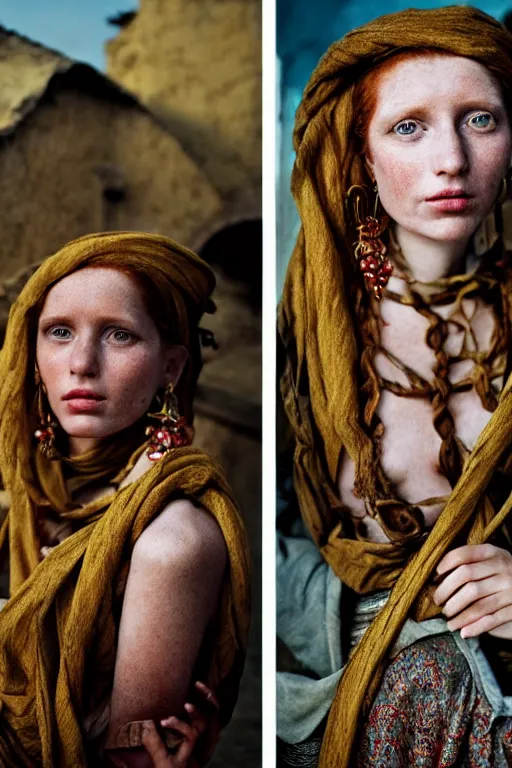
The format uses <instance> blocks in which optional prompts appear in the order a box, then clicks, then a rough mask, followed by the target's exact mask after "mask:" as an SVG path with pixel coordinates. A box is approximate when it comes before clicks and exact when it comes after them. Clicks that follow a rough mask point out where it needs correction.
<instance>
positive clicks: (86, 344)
mask: <svg viewBox="0 0 512 768" xmlns="http://www.w3.org/2000/svg"><path fill="white" fill-rule="evenodd" d="M69 365H70V372H71V373H72V374H74V375H75V376H86V377H87V378H92V377H94V376H97V375H98V365H99V362H98V349H97V345H96V343H95V341H94V339H93V338H92V337H90V338H80V337H78V338H76V339H75V340H74V342H73V347H72V349H71V355H70V360H69Z"/></svg>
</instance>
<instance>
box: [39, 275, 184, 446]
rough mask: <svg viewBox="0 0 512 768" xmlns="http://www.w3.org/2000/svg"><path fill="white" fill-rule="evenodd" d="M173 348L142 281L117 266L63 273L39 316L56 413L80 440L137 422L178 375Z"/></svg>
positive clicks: (42, 367)
mask: <svg viewBox="0 0 512 768" xmlns="http://www.w3.org/2000/svg"><path fill="white" fill-rule="evenodd" d="M166 349H167V350H168V352H167V354H166V351H165V350H166ZM169 349H172V348H166V347H165V346H164V344H163V342H162V340H161V338H160V335H159V332H158V329H157V328H156V326H155V324H154V322H153V320H152V318H151V316H150V315H149V314H148V312H147V310H146V307H145V305H144V300H143V297H142V294H141V291H140V289H139V287H138V285H137V283H136V282H135V281H134V280H132V279H131V278H130V276H129V275H127V274H125V273H123V272H119V271H117V270H115V269H109V268H103V267H101V268H85V269H81V270H78V271H77V272H74V273H72V274H71V275H68V276H67V277H64V278H63V279H62V280H60V281H59V282H58V283H57V284H56V285H54V286H53V288H51V290H50V291H49V293H48V296H47V297H46V301H45V303H44V306H43V310H42V312H41V315H40V317H39V323H38V334H37V349H36V356H37V364H38V367H39V371H40V374H41V378H42V380H43V383H44V384H45V386H46V389H47V391H48V400H49V403H50V406H51V409H52V411H53V413H54V414H55V416H56V417H57V419H58V421H59V423H60V425H61V427H62V428H63V429H64V431H65V432H66V433H67V434H68V435H69V436H70V437H74V438H95V439H101V438H104V437H107V436H109V435H113V434H115V433H117V432H120V431H121V430H122V429H125V428H126V427H129V426H130V425H131V424H134V423H135V422H136V421H137V420H138V419H139V418H140V417H141V416H142V415H143V414H144V413H145V412H146V411H147V410H148V407H149V405H150V403H151V400H152V399H153V396H154V395H155V393H156V391H157V390H158V389H159V388H160V387H162V386H165V385H166V384H167V383H168V382H169V381H170V379H171V378H172V376H169V375H168V369H169V366H170V363H169Z"/></svg>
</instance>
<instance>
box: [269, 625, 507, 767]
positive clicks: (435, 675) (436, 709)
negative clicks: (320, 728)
mask: <svg viewBox="0 0 512 768" xmlns="http://www.w3.org/2000/svg"><path fill="white" fill-rule="evenodd" d="M357 743H358V747H357V749H356V754H355V755H354V757H355V758H356V765H357V767H358V768H368V766H372V767H373V766H375V768H410V766H415V768H434V767H435V768H448V766H463V768H489V766H494V768H507V766H512V718H504V717H503V718H498V719H494V720H493V717H492V709H491V706H490V705H489V703H488V702H487V700H486V699H485V697H484V695H483V694H482V693H480V692H479V691H478V690H477V687H476V685H475V682H474V680H473V676H472V674H471V671H470V668H469V665H468V663H467V661H466V659H465V657H464V655H463V654H462V653H461V652H460V650H459V649H458V648H457V645H456V643H455V641H454V640H453V638H452V637H450V636H449V635H440V636H434V637H428V638H425V639H422V640H419V641H418V642H416V643H414V644H413V645H411V646H409V647H407V648H405V649H404V650H402V651H401V652H400V653H399V654H398V655H397V656H396V657H395V658H394V659H393V661H392V662H391V664H390V665H389V667H388V668H387V670H386V672H385V674H384V677H383V680H382V684H381V686H380V689H379V692H378V694H377V696H376V698H375V701H374V703H373V706H372V708H371V710H370V712H369V714H368V717H367V719H366V720H365V722H363V723H361V728H360V733H359V736H358V740H357ZM320 745H321V734H319V733H315V734H314V735H313V736H312V737H311V738H310V739H307V740H306V741H305V742H301V743H300V744H285V743H284V742H280V743H279V749H278V753H279V758H278V766H283V767H284V766H297V767H298V766H302V767H303V768H314V766H316V765H317V763H318V755H319V753H320Z"/></svg>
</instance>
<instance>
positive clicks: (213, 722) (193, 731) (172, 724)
mask: <svg viewBox="0 0 512 768" xmlns="http://www.w3.org/2000/svg"><path fill="white" fill-rule="evenodd" d="M195 688H196V690H197V691H198V692H199V693H200V694H201V696H202V698H203V699H204V701H201V704H200V708H198V707H196V706H194V705H193V704H190V703H187V704H185V710H186V712H187V714H188V716H189V719H190V722H189V723H186V722H185V721H184V720H180V719H179V718H178V717H174V716H172V717H167V718H165V719H164V720H161V721H160V725H161V726H162V727H163V728H172V729H173V731H177V732H178V733H181V734H182V736H183V737H184V739H183V741H182V742H181V744H180V745H179V747H178V751H177V752H176V753H175V754H170V753H169V752H168V750H167V747H166V745H165V743H164V742H163V740H162V739H161V737H160V734H159V733H158V731H157V729H156V726H155V723H154V722H153V720H148V721H147V723H146V724H145V725H144V728H143V732H142V743H143V744H144V747H145V748H146V750H147V751H148V752H149V755H150V757H151V759H152V761H153V765H154V768H195V766H199V765H201V764H203V762H206V760H207V759H209V757H210V756H211V754H212V753H213V750H214V748H215V745H216V744H217V741H218V738H219V732H220V726H219V703H218V701H217V699H216V698H215V696H214V694H213V693H212V691H211V690H210V689H209V688H208V687H207V686H206V685H205V684H204V683H201V682H197V683H196V684H195ZM205 704H208V705H209V706H208V707H207V708H206V707H205ZM203 734H207V737H206V738H207V742H206V744H205V745H204V750H201V758H202V759H201V763H199V762H198V761H197V760H196V759H195V757H194V755H193V753H194V750H195V749H196V746H197V743H198V741H199V739H200V737H201V736H203Z"/></svg>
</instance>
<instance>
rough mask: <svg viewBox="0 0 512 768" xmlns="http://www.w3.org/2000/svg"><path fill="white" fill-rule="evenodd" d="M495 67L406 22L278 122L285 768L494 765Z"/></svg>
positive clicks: (502, 46)
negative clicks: (282, 256)
mask: <svg viewBox="0 0 512 768" xmlns="http://www.w3.org/2000/svg"><path fill="white" fill-rule="evenodd" d="M511 72H512V38H511V37H510V35H509V34H508V33H507V32H505V30H504V29H503V28H502V27H501V26H500V25H499V24H498V23H497V22H496V21H494V20H493V19H491V18H490V17H488V16H487V15H485V14H483V13H481V12H479V11H476V10H474V9H471V8H465V7H451V8H444V9H439V10H430V11H416V10H411V11H405V12H403V13H399V14H394V15H391V16H386V17H382V18H380V19H377V20H376V21H374V22H372V23H371V24H368V25H367V26H366V27H362V28H361V29H358V30H355V31H354V32H352V33H350V34H349V35H347V36H346V37H345V38H344V39H343V40H341V41H340V42H339V43H335V44H334V45H333V46H332V47H331V48H330V49H329V51H328V52H327V54H326V56H325V57H324V58H323V59H322V61H321V62H320V64H319V66H318V68H317V70H316V71H315V72H314V73H313V76H312V78H311V80H310V83H309V84H308V86H307V88H306V90H305V94H304V98H303V101H302V104H301V105H300V107H299V110H298V113H297V122H296V130H295V149H296V152H297V159H296V163H295V168H294V174H293V180H292V188H293V192H294V195H295V198H296V201H297V205H298V208H299V212H300V215H301V219H302V230H301V233H300V235H299V239H298V242H297V246H296V249H295V251H294V254H293V257H292V260H291V262H290V266H289V270H288V274H287V279H286V284H285V288H284V293H283V300H282V304H281V309H280V319H279V326H280V333H281V337H282V340H283V345H284V366H285V367H284V374H283V377H282V382H281V383H282V391H283V398H284V406H285V409H286V412H287V415H288V418H289V420H290V423H291V427H292V430H293V432H294V437H295V450H294V486H295V491H296V494H297V498H298V502H299V506H300V511H301V513H302V518H303V521H304V523H305V525H306V528H307V530H308V532H309V534H310V536H311V538H312V540H313V541H311V540H310V539H308V538H306V537H304V536H295V537H293V536H288V537H283V539H282V541H281V546H280V550H279V561H278V562H279V572H278V614H279V629H278V631H279V634H280V637H281V639H282V641H283V642H284V645H285V646H286V647H287V649H288V651H291V654H292V659H291V662H290V661H289V662H288V668H289V669H290V664H292V665H294V666H292V668H293V670H294V671H293V672H291V671H288V672H287V673H282V674H280V675H279V688H278V695H279V701H280V707H279V710H280V711H279V717H278V733H279V735H280V737H281V742H280V749H281V761H282V764H283V765H320V766H345V765H349V764H350V765H353V764H354V765H355V764H358V765H361V766H368V765H379V766H380V765H382V766H407V765H422V766H433V765H443V766H448V765H462V764H464V765H471V766H477V765H489V764H494V765H500V766H501V765H507V764H508V762H507V758H510V750H511V743H512V741H511V734H512V731H511V728H512V720H511V719H510V716H511V715H512V706H511V704H512V699H510V698H509V697H508V696H506V695H504V694H506V693H507V690H508V687H507V679H506V678H507V674H508V673H507V666H506V661H507V659H506V653H505V651H506V647H504V646H506V644H507V642H508V641H509V640H510V639H512V555H511V554H510V552H511V546H510V537H509V535H508V532H507V530H506V526H505V525H504V523H505V522H506V516H507V514H508V511H509V509H510V506H511V497H510V491H511V480H510V469H511V466H510V443H511V441H512V428H511V426H510V425H511V423H512V422H511V420H510V419H511V416H512V414H511V407H512V406H511V394H512V380H511V379H510V378H509V379H508V383H506V381H507V377H508V375H509V373H510V355H508V353H509V350H510V319H511V296H510V288H511V285H512V273H511V266H510V259H509V256H508V254H506V253H505V252H504V249H503V243H502V240H501V238H500V237H499V233H498V234H497V233H496V232H493V231H492V228H490V225H489V221H488V218H487V217H488V216H490V215H492V214H493V212H494V209H495V206H497V205H498V209H499V198H500V194H501V192H500V190H502V189H503V188H505V191H506V179H505V177H506V175H507V169H508V167H509V164H510V157H511V147H512V144H511V128H510V124H511V122H510V114H511V113H510V106H511V104H510V99H511V95H512V79H511ZM374 188H375V192H374V191H373V190H374ZM376 193H378V195H379V196H380V201H381V202H378V199H376ZM497 214H499V210H497ZM386 220H388V223H389V226H387V222H386ZM497 221H498V223H499V215H497ZM484 241H485V247H482V243H483V242H484ZM507 355H508V356H507ZM289 532H291V529H290V531H289ZM447 619H448V620H449V621H448V622H447ZM319 628H323V630H324V631H323V632H321V631H319ZM458 630H460V632H459V631H458ZM451 633H453V634H451ZM363 635H364V636H363ZM477 638H479V639H477ZM482 649H484V650H485V651H486V654H487V656H485V655H484V653H483V652H482ZM347 661H348V663H347ZM489 662H491V663H492V665H493V667H494V669H495V673H496V674H497V675H499V679H500V683H501V684H502V689H500V686H499V685H498V684H497V682H496V676H495V673H493V670H492V669H491V667H490V663H489ZM297 663H298V666H297ZM500 665H501V666H500ZM498 670H499V671H498ZM497 717H503V718H504V719H503V720H500V721H498V722H496V718H497Z"/></svg>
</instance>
